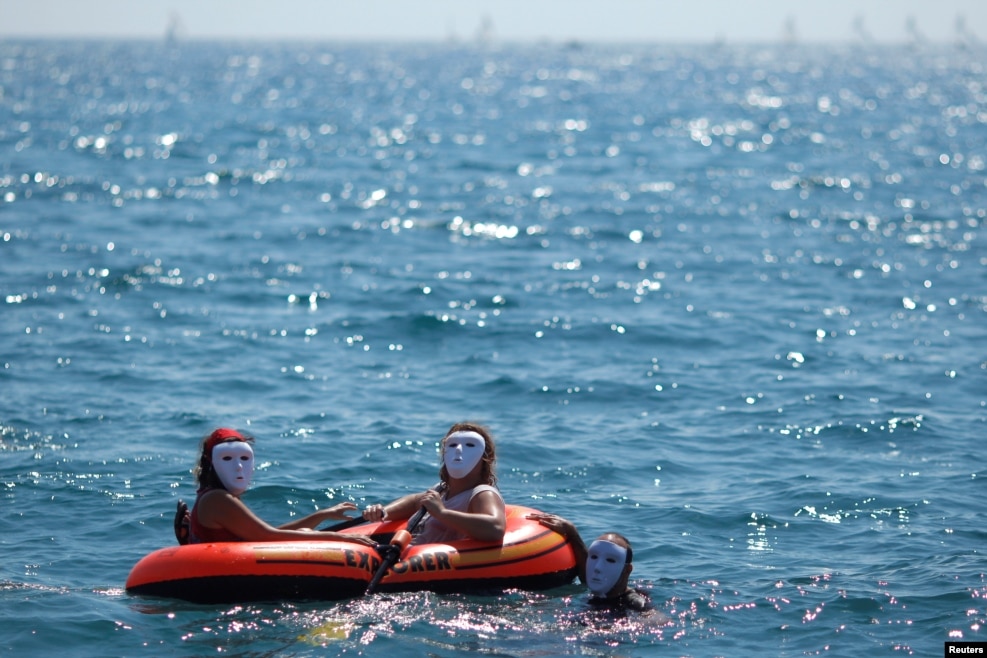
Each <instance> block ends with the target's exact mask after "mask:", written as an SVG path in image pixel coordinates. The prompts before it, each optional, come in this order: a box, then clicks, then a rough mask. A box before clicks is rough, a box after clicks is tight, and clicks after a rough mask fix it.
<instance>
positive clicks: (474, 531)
mask: <svg viewBox="0 0 987 658" xmlns="http://www.w3.org/2000/svg"><path fill="white" fill-rule="evenodd" d="M440 448H441V452H442V467H441V469H440V470H439V478H440V480H441V483H440V486H438V487H436V489H429V490H428V491H423V492H421V493H414V494H408V495H407V496H403V497H401V498H398V499H397V500H395V501H392V502H390V503H388V504H386V505H379V504H377V505H370V506H369V507H367V508H366V509H365V510H364V512H363V518H365V519H366V520H368V521H380V520H382V519H387V520H400V519H407V518H409V517H411V516H412V515H413V514H414V513H415V512H417V511H418V510H419V509H421V508H423V507H424V508H425V510H426V511H427V512H428V516H426V517H425V521H424V523H423V524H422V526H421V530H420V532H418V533H417V534H415V537H414V539H413V540H412V543H413V544H433V543H444V542H450V541H455V540H457V539H466V538H472V539H477V540H480V541H489V542H498V541H501V540H503V538H504V532H505V531H506V527H507V515H506V511H505V508H504V499H503V497H501V495H500V491H498V490H497V476H496V475H495V474H494V465H495V463H496V461H497V453H496V449H495V447H494V440H493V436H492V434H491V433H490V430H488V429H487V428H486V427H484V426H482V425H478V424H476V423H456V424H455V425H453V426H452V427H451V428H449V431H448V432H446V435H445V437H443V439H442V442H441V445H440ZM437 489H438V490H437Z"/></svg>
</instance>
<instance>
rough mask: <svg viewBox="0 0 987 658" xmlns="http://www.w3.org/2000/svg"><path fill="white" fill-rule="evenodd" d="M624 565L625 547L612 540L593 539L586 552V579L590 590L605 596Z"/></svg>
mask: <svg viewBox="0 0 987 658" xmlns="http://www.w3.org/2000/svg"><path fill="white" fill-rule="evenodd" d="M626 565H627V549H626V548H624V547H623V546H618V545H617V544H615V543H613V542H612V541H604V540H602V539H597V540H596V541H594V542H593V543H592V544H590V547H589V550H588V551H587V552H586V580H587V584H588V585H589V589H590V591H591V592H593V593H594V594H596V595H597V596H606V595H607V592H609V591H610V590H612V589H613V588H614V585H616V584H617V581H618V580H620V576H621V574H623V572H624V567H625V566H626Z"/></svg>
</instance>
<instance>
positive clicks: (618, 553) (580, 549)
mask: <svg viewBox="0 0 987 658" xmlns="http://www.w3.org/2000/svg"><path fill="white" fill-rule="evenodd" d="M528 518H529V519H534V520H535V521H538V522H539V523H541V524H542V525H543V526H545V527H546V528H549V529H550V530H554V531H555V532H557V533H559V534H560V535H562V536H563V537H565V538H566V540H567V541H568V542H569V545H570V546H572V550H573V552H574V553H575V554H576V564H577V565H578V567H579V580H581V581H582V582H583V583H585V584H586V586H587V587H589V590H590V592H592V596H591V597H590V598H589V600H588V601H587V602H588V603H589V605H590V606H591V607H593V608H596V609H607V610H613V611H615V612H626V611H634V612H652V611H653V610H654V606H652V604H651V597H650V596H649V595H648V593H647V592H645V591H644V590H640V589H635V588H633V587H630V586H629V585H628V584H627V582H628V580H629V578H630V575H631V571H633V570H634V566H633V559H634V551H633V549H631V543H630V542H629V541H628V540H627V538H626V537H624V536H623V535H620V534H618V533H616V532H605V533H603V534H602V535H600V536H599V537H597V538H596V539H595V540H593V543H591V544H590V545H589V547H588V548H587V547H586V543H585V542H584V541H583V539H582V537H580V536H579V531H578V530H576V526H575V525H573V524H572V522H571V521H569V520H567V519H564V518H562V517H561V516H557V515H555V514H545V513H541V512H538V513H536V514H529V515H528ZM656 614H657V613H656ZM662 617H664V616H663V615H662Z"/></svg>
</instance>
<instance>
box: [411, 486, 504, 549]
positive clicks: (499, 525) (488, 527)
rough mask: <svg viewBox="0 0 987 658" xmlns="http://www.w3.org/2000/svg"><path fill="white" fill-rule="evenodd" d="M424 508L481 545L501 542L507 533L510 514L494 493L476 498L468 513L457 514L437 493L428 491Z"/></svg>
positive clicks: (481, 493) (490, 492) (476, 496)
mask: <svg viewBox="0 0 987 658" xmlns="http://www.w3.org/2000/svg"><path fill="white" fill-rule="evenodd" d="M421 504H422V505H423V506H424V507H425V509H427V510H428V513H429V514H431V515H432V516H433V517H434V518H436V519H438V520H439V521H441V522H442V524H443V525H445V526H448V527H450V528H452V529H453V530H458V531H459V532H462V533H465V534H466V535H469V536H470V537H472V538H473V539H477V540H479V541H500V540H502V539H503V538H504V533H505V532H506V530H507V513H506V511H505V509H504V501H503V499H502V498H501V497H500V496H498V495H497V494H495V493H494V492H492V491H482V492H480V493H478V494H477V495H475V496H473V498H472V499H471V500H470V504H469V508H468V510H467V511H466V512H456V511H453V510H450V509H446V507H445V506H444V505H443V504H442V497H441V495H440V494H438V493H437V492H435V491H426V492H425V493H424V494H423V495H422V502H421Z"/></svg>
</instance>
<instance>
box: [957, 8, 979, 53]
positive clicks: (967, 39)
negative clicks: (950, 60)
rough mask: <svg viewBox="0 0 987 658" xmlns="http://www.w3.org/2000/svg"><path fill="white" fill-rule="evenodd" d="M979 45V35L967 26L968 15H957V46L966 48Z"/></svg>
mask: <svg viewBox="0 0 987 658" xmlns="http://www.w3.org/2000/svg"><path fill="white" fill-rule="evenodd" d="M976 45H977V35H975V34H974V33H973V32H971V31H970V29H969V28H968V27H967V26H966V16H964V15H963V14H959V15H958V16H957V17H956V47H957V48H959V49H960V50H966V49H968V48H972V47H973V46H976Z"/></svg>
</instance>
